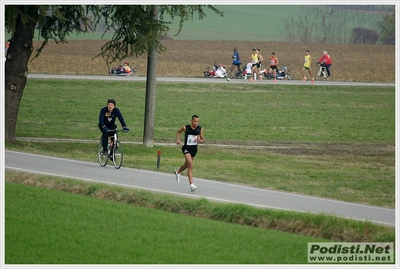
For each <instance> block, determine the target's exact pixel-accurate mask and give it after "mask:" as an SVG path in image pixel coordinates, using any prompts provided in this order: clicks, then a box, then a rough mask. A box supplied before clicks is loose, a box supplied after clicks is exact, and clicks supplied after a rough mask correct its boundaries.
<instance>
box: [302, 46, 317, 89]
mask: <svg viewBox="0 0 400 269" xmlns="http://www.w3.org/2000/svg"><path fill="white" fill-rule="evenodd" d="M306 70H307V71H308V73H309V74H310V77H311V82H314V77H313V75H312V74H311V55H310V51H309V50H306V54H305V55H304V63H303V68H302V69H301V73H302V74H303V81H306V80H307V77H306V76H305V74H304V72H305V71H306Z"/></svg>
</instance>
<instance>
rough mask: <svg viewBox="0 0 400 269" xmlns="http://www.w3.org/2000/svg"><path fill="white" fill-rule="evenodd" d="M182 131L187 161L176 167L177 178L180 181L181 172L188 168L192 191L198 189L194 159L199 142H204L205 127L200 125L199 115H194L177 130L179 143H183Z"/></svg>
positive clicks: (177, 141) (183, 151)
mask: <svg viewBox="0 0 400 269" xmlns="http://www.w3.org/2000/svg"><path fill="white" fill-rule="evenodd" d="M182 132H184V133H185V143H184V145H183V146H182V153H183V155H184V156H185V162H184V164H183V165H182V166H181V167H180V168H179V169H175V171H174V173H175V179H176V181H178V182H180V176H181V173H182V172H183V171H185V170H186V169H188V172H187V175H188V179H189V184H190V191H191V192H193V191H195V190H196V189H197V187H196V186H195V185H194V184H193V159H194V157H195V156H196V153H197V144H198V143H204V134H203V128H201V126H199V116H197V115H193V116H192V122H191V123H190V124H188V125H184V126H182V127H181V128H180V129H179V130H178V131H177V132H176V144H177V145H180V144H181V143H182V142H181V139H180V134H181V133H182Z"/></svg>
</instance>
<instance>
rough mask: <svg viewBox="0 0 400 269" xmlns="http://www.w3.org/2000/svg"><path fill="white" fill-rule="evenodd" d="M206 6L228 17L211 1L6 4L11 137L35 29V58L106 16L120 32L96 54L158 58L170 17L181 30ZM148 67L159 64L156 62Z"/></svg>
mask: <svg viewBox="0 0 400 269" xmlns="http://www.w3.org/2000/svg"><path fill="white" fill-rule="evenodd" d="M205 8H208V9H211V10H212V11H214V12H215V13H217V14H219V15H221V16H223V13H222V12H221V11H219V10H218V9H216V8H215V7H214V6H210V5H187V6H185V5H171V6H169V5H161V6H152V5H6V6H5V27H6V30H7V31H8V32H9V33H11V43H10V47H9V49H8V51H7V55H6V64H5V140H6V141H10V142H14V141H15V140H16V139H15V131H16V123H17V117H18V111H19V107H20V101H21V98H22V95H23V91H24V89H25V86H26V82H27V77H28V62H29V60H30V58H31V56H32V53H33V50H34V48H33V39H34V31H35V29H38V31H39V35H40V38H41V39H42V40H43V42H42V44H41V46H40V47H39V49H37V51H36V54H35V55H34V57H33V59H34V58H35V57H39V55H40V53H41V51H42V50H43V48H44V47H45V46H46V44H47V43H48V42H49V40H54V41H55V42H56V43H65V42H67V37H68V35H69V34H71V33H73V32H77V33H87V32H89V31H92V30H94V29H95V28H96V26H97V25H98V24H99V23H100V21H102V20H103V21H105V24H106V27H105V29H104V33H105V32H106V31H109V30H111V31H113V32H114V35H113V37H112V39H111V40H110V41H108V42H106V43H105V44H104V46H103V47H102V48H101V53H100V54H98V55H94V56H93V57H100V56H101V57H103V58H104V60H105V61H106V62H107V64H108V63H110V62H112V61H114V60H116V59H123V58H128V57H136V56H139V55H144V54H147V55H148V56H150V55H152V56H153V58H152V59H153V60H155V61H156V59H154V57H156V55H157V53H158V52H164V51H165V47H164V46H163V45H162V43H161V42H160V40H159V36H162V35H165V34H167V33H168V31H169V24H170V23H171V21H168V20H164V18H167V17H168V18H169V19H170V20H174V19H177V18H179V26H180V27H179V31H178V33H176V34H179V32H180V30H181V29H182V26H183V23H184V22H185V21H188V20H190V19H193V18H194V16H195V15H196V14H197V15H198V18H199V19H200V20H201V19H204V18H205V16H206V14H205ZM89 15H90V16H89ZM89 17H90V18H89ZM155 52H156V53H155ZM148 66H150V67H149V68H156V64H154V63H151V64H149V65H148ZM156 71H157V70H148V73H149V72H150V73H154V74H156ZM147 79H148V80H149V78H147ZM151 79H152V80H154V81H150V82H151V83H150V82H149V81H148V82H147V84H146V95H148V94H149V95H151V96H154V98H152V99H150V100H153V101H155V76H154V77H151ZM146 102H147V98H146ZM147 106H150V109H149V111H154V103H153V104H151V103H150V104H146V107H147ZM150 116H151V115H150ZM152 117H154V115H152ZM153 123H154V119H153ZM145 124H146V123H145ZM150 124H151V123H150ZM145 129H146V128H145ZM148 129H149V130H150V131H151V130H152V128H148ZM145 135H148V136H149V137H150V139H145V138H144V140H147V141H150V142H149V143H148V144H147V145H148V146H152V145H151V143H152V142H151V140H152V138H151V136H152V135H153V134H151V133H150V134H145Z"/></svg>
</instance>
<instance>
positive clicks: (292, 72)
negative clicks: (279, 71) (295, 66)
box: [286, 69, 294, 80]
mask: <svg viewBox="0 0 400 269" xmlns="http://www.w3.org/2000/svg"><path fill="white" fill-rule="evenodd" d="M286 74H287V78H288V80H292V79H293V78H294V71H293V70H292V69H288V71H287V73H286Z"/></svg>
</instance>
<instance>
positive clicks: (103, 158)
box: [97, 138, 108, 167]
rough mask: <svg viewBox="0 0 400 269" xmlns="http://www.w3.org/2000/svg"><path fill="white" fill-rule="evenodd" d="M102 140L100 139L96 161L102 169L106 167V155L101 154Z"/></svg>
mask: <svg viewBox="0 0 400 269" xmlns="http://www.w3.org/2000/svg"><path fill="white" fill-rule="evenodd" d="M101 141H102V138H100V142H99V148H98V149H97V159H98V160H99V164H100V165H101V166H102V167H104V166H106V165H107V162H108V154H103V153H102V151H103V145H102V142H101Z"/></svg>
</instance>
